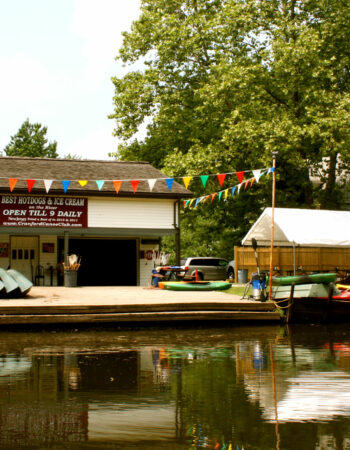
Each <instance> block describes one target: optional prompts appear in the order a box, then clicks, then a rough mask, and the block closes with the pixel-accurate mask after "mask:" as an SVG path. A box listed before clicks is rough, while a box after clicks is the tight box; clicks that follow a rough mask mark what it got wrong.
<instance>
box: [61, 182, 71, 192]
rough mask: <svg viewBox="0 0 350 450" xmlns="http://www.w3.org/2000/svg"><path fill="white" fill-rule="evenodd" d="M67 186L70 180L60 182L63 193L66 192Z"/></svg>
mask: <svg viewBox="0 0 350 450" xmlns="http://www.w3.org/2000/svg"><path fill="white" fill-rule="evenodd" d="M69 185H70V180H62V186H63V190H64V193H66V192H67V191H68V188H69Z"/></svg>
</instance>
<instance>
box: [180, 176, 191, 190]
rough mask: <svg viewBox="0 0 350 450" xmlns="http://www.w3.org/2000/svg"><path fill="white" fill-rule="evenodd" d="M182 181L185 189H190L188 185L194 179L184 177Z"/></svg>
mask: <svg viewBox="0 0 350 450" xmlns="http://www.w3.org/2000/svg"><path fill="white" fill-rule="evenodd" d="M182 180H183V182H184V185H185V188H186V189H187V188H188V185H189V184H190V181H191V180H192V177H191V176H190V177H182Z"/></svg>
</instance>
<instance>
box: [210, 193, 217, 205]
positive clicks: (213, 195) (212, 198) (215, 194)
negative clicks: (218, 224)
mask: <svg viewBox="0 0 350 450" xmlns="http://www.w3.org/2000/svg"><path fill="white" fill-rule="evenodd" d="M216 196H217V192H214V194H211V202H212V203H213V200H214V198H215V197H216Z"/></svg>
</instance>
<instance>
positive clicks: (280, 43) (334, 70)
mask: <svg viewBox="0 0 350 450" xmlns="http://www.w3.org/2000/svg"><path fill="white" fill-rule="evenodd" d="M349 39H350V3H349V2H348V1H346V0H269V1H267V0H176V1H171V2H169V1H167V0H143V1H142V8H141V15H140V17H139V19H138V20H137V21H136V22H134V24H133V26H132V29H131V31H130V32H129V33H125V34H124V43H123V46H122V48H121V49H120V53H119V56H118V57H119V58H120V59H121V60H122V61H123V62H124V63H125V64H131V65H134V67H135V63H137V62H142V63H143V69H142V70H130V72H129V73H128V74H127V75H125V76H124V77H122V78H113V82H114V85H115V97H114V105H115V110H114V114H112V115H111V118H113V119H115V121H116V129H115V135H116V136H118V137H119V138H121V139H122V140H123V143H122V144H121V145H120V147H119V152H118V154H117V155H116V157H118V158H121V159H133V160H148V161H150V162H151V163H152V164H154V165H155V166H157V167H159V168H161V169H163V170H164V171H165V172H166V173H168V174H172V175H178V176H180V175H184V174H203V173H219V172H233V171H236V170H237V171H238V170H248V169H255V168H260V167H267V166H270V165H271V153H272V152H273V151H278V159H277V168H278V170H277V206H289V207H303V206H304V207H323V208H331V209H336V208H339V207H341V203H340V202H341V195H340V191H339V187H338V186H337V184H336V182H335V181H336V176H337V174H339V171H341V172H342V173H344V171H346V170H348V168H349V160H350V152H349V149H350V146H349V143H350V128H349V127H348V123H349V119H350V71H349V69H350V51H349V46H348V42H349ZM143 123H148V125H147V135H146V136H145V137H144V138H143V139H140V138H138V139H137V138H135V135H136V133H137V131H138V130H139V127H140V126H141V125H142V124H143ZM325 162H326V164H325ZM311 169H312V170H313V171H314V172H315V171H316V172H317V173H318V174H319V175H320V176H321V181H322V184H321V185H318V186H315V185H313V184H312V183H311V178H310V173H311ZM267 186H268V185H267ZM190 189H192V190H194V191H195V193H197V192H198V193H199V191H196V190H195V189H193V187H192V186H190ZM262 191H263V189H262ZM269 192H270V187H269V186H268V188H267V189H266V192H265V193H262V194H257V195H256V196H255V198H254V202H248V204H247V203H245V205H244V204H243V201H245V202H246V201H247V200H246V199H245V198H244V197H242V199H241V198H239V199H237V201H236V203H235V204H234V207H232V208H231V207H228V208H226V207H225V211H226V214H225V217H224V218H223V221H224V223H223V222H222V218H221V216H220V215H221V214H222V211H219V210H220V209H221V208H222V206H218V207H215V206H213V207H210V208H213V211H211V212H210V214H209V215H210V218H211V220H214V218H217V220H216V223H217V224H219V223H220V224H221V225H220V226H218V228H220V227H223V228H224V230H226V231H227V230H228V229H232V225H233V224H234V223H237V222H238V218H239V217H241V219H242V213H243V216H245V217H247V216H249V215H250V212H251V215H252V220H253V219H255V218H256V216H257V215H258V214H260V211H261V208H262V207H264V206H268V204H269V203H268V202H269V195H270V194H269ZM210 208H209V209H208V210H210ZM250 208H252V209H250ZM201 211H204V209H202V210H201ZM186 214H187V216H188V217H190V219H188V224H189V223H190V222H191V223H193V220H192V219H193V217H192V216H193V215H194V213H193V212H191V213H186ZM186 214H185V219H184V220H185V222H184V225H185V226H184V227H183V229H185V230H186V231H185V232H186V233H187V232H188V230H189V227H186V220H187V219H186ZM203 214H207V213H203ZM203 214H202V216H201V218H198V217H199V215H198V214H197V215H196V217H197V219H194V221H195V222H196V221H198V223H200V222H201V221H202V219H203ZM220 221H221V222H220ZM248 225H249V224H246V226H248ZM199 227H200V226H199ZM200 228H201V229H204V228H203V227H200ZM222 231H223V230H222ZM242 233H243V230H242ZM242 233H241V235H240V237H242ZM224 234H225V233H224ZM233 234H234V232H231V235H230V236H229V238H228V240H229V242H230V243H232V242H233V241H235V240H236V239H237V238H238V235H237V236H233ZM185 237H186V235H185V236H184V238H185ZM208 238H209V235H207V239H208ZM207 239H206V242H207Z"/></svg>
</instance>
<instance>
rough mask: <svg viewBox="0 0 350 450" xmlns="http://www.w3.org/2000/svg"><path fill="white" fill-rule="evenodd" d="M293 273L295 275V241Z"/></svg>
mask: <svg viewBox="0 0 350 450" xmlns="http://www.w3.org/2000/svg"><path fill="white" fill-rule="evenodd" d="M293 275H294V276H295V241H293Z"/></svg>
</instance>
